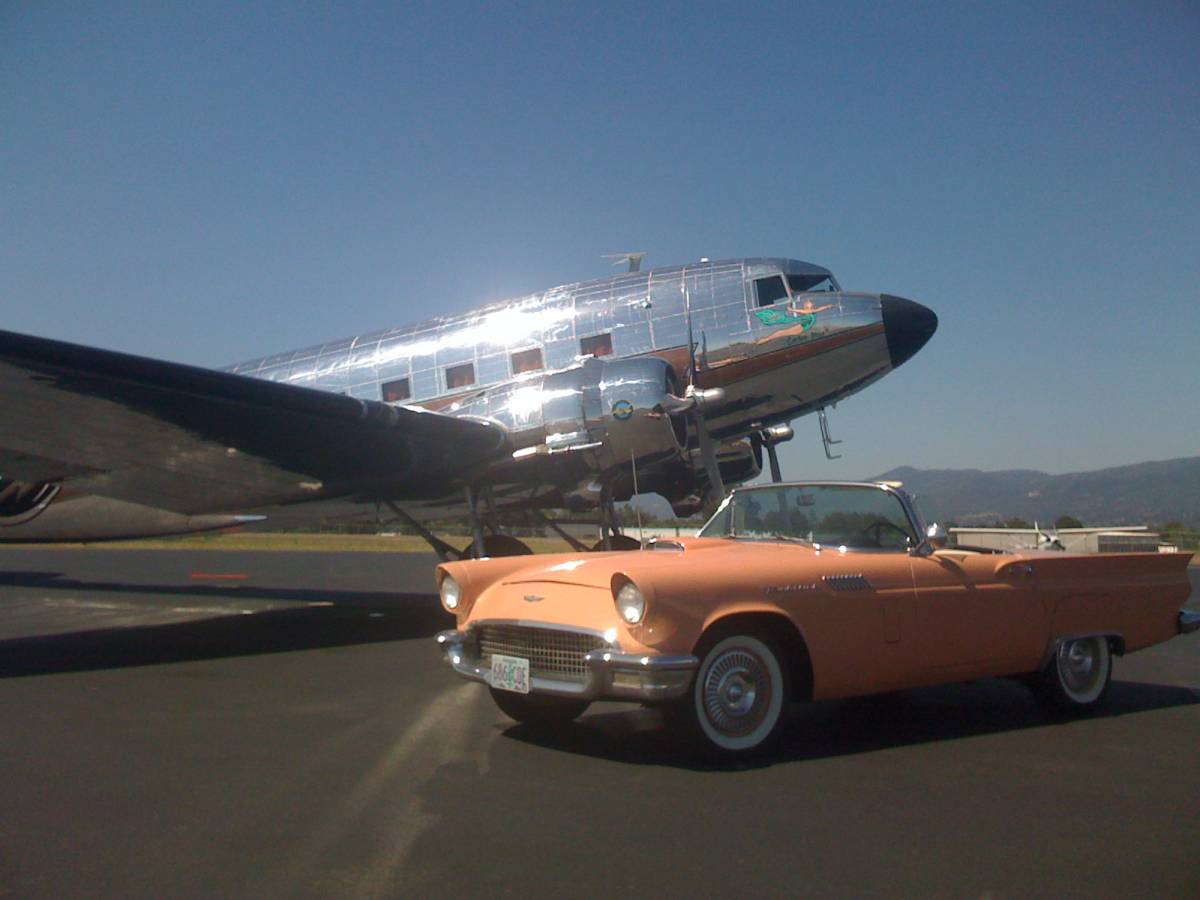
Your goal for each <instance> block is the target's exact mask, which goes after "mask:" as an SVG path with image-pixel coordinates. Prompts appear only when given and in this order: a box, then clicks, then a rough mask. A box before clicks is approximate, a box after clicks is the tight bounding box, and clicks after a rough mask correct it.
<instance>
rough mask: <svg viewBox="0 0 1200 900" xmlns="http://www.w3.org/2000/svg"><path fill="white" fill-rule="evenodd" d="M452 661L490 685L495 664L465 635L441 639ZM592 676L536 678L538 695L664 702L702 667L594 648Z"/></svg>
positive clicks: (683, 659) (588, 658)
mask: <svg viewBox="0 0 1200 900" xmlns="http://www.w3.org/2000/svg"><path fill="white" fill-rule="evenodd" d="M436 640H437V642H438V646H440V647H441V648H442V651H443V652H444V653H445V659H446V662H448V663H449V664H450V666H451V668H453V669H454V671H455V672H457V673H458V674H459V675H461V676H463V677H464V678H469V679H471V680H472V681H481V682H483V683H484V684H488V683H489V677H490V675H491V665H490V662H489V661H488V660H487V659H480V658H479V657H478V655H477V654H476V651H475V650H474V649H473V643H474V642H473V641H472V640H471V639H470V638H469V636H468V635H467V634H466V633H465V632H461V631H443V632H441V633H440V634H439V635H438V636H437V638H436ZM583 662H584V665H585V666H586V668H587V674H586V675H585V676H584V679H583V680H582V681H576V680H570V679H561V680H560V679H556V678H545V677H542V676H539V675H532V676H531V677H530V679H529V680H530V687H531V688H532V693H535V694H548V695H553V696H558V697H572V698H574V699H577V700H636V701H639V702H642V703H659V702H663V701H666V700H674V699H676V698H678V697H681V696H683V694H684V693H685V692H686V691H687V689H688V685H689V684H690V683H691V680H692V673H693V672H695V671H696V667H697V666H698V665H700V660H698V659H697V658H696V657H694V656H653V655H642V656H638V655H635V654H632V653H622V652H620V651H619V650H592V651H591V652H589V653H585V654H584V656H583Z"/></svg>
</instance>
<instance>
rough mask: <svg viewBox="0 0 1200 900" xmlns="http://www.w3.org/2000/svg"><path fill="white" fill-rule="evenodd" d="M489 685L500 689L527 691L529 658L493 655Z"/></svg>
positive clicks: (521, 692)
mask: <svg viewBox="0 0 1200 900" xmlns="http://www.w3.org/2000/svg"><path fill="white" fill-rule="evenodd" d="M490 683H491V685H492V687H494V688H499V689H500V690H502V691H516V692H517V693H518V694H528V693H529V660H527V659H521V657H519V656H493V657H492V678H491V682H490Z"/></svg>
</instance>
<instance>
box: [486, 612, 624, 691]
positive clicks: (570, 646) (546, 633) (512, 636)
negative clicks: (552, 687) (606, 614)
mask: <svg viewBox="0 0 1200 900" xmlns="http://www.w3.org/2000/svg"><path fill="white" fill-rule="evenodd" d="M475 630H476V634H477V636H478V638H479V656H480V659H483V658H486V657H490V656H492V655H493V654H500V655H501V656H519V657H521V658H522V659H527V660H529V672H530V674H531V675H540V676H542V677H544V678H554V679H559V680H563V679H567V680H572V681H583V680H584V679H585V678H586V677H587V666H586V665H584V662H583V655H584V654H585V653H588V652H589V651H591V650H600V649H602V648H604V647H606V646H607V644H605V642H604V639H603V638H602V637H600V636H599V635H595V634H584V633H581V632H578V631H559V630H557V629H554V628H533V627H530V626H528V625H479V626H477V627H476V629H475Z"/></svg>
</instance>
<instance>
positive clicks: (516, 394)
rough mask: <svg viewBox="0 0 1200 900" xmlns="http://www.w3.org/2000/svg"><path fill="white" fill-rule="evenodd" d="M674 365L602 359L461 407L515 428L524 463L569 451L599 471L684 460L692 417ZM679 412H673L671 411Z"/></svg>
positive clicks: (459, 411)
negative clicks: (682, 407) (687, 412)
mask: <svg viewBox="0 0 1200 900" xmlns="http://www.w3.org/2000/svg"><path fill="white" fill-rule="evenodd" d="M678 393H679V387H678V384H677V382H676V378H675V373H674V371H673V370H672V368H671V366H670V365H669V364H668V363H667V362H666V361H665V360H662V359H659V358H657V357H653V356H650V357H641V358H638V359H616V360H602V359H595V358H588V359H586V360H584V361H583V362H582V363H580V364H579V365H577V366H572V367H571V368H568V369H563V370H561V371H558V372H549V373H546V374H544V375H539V376H535V377H532V378H522V379H520V380H518V381H513V382H510V383H509V384H504V385H500V386H499V387H496V388H493V389H491V390H488V391H487V392H485V393H482V394H479V395H477V396H475V397H473V398H470V399H468V400H466V401H463V402H462V403H460V404H457V405H456V406H455V407H454V408H452V409H451V410H448V412H451V413H452V414H453V415H457V416H464V415H469V416H479V417H482V418H486V419H490V420H492V421H494V422H498V423H499V424H501V425H503V426H504V427H505V428H506V429H508V431H509V433H510V435H511V440H512V445H513V447H514V448H515V450H514V453H513V459H514V460H515V461H517V462H521V461H522V460H526V459H533V458H535V457H539V456H547V455H549V456H557V455H560V454H569V455H570V456H572V457H575V458H577V459H581V460H584V461H586V464H587V467H588V468H589V469H591V470H592V471H595V472H597V473H600V472H608V471H611V470H615V469H619V468H621V467H628V466H630V465H631V463H633V462H636V463H637V465H639V466H641V465H644V464H651V463H661V462H664V461H668V460H672V459H682V457H683V452H684V447H685V446H686V444H687V419H686V417H685V413H683V412H681V411H679V409H680V402H681V401H680V400H679V398H678V396H677V394H678ZM672 410H674V411H672Z"/></svg>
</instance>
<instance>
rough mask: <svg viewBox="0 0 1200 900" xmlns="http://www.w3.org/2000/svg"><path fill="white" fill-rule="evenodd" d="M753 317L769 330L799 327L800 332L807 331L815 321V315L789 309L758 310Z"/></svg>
mask: <svg viewBox="0 0 1200 900" xmlns="http://www.w3.org/2000/svg"><path fill="white" fill-rule="evenodd" d="M754 315H756V316H757V317H758V321H760V322H762V323H763V324H764V325H767V326H769V327H771V328H778V327H780V326H781V325H799V326H800V329H801V330H802V331H808V330H809V329H810V328H812V327H813V323H814V322H816V321H817V316H816V314H815V313H797V312H792V311H791V310H790V309H760V310H757V311H756V312H755V313H754Z"/></svg>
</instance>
